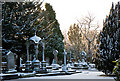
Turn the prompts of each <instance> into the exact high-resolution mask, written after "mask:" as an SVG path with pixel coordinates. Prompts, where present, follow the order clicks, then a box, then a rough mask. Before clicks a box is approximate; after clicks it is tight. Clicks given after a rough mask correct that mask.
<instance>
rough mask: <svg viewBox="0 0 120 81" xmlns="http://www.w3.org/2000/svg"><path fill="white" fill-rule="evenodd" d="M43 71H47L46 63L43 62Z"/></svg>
mask: <svg viewBox="0 0 120 81" xmlns="http://www.w3.org/2000/svg"><path fill="white" fill-rule="evenodd" d="M41 66H42V67H41V69H42V71H47V70H46V61H42V63H41Z"/></svg>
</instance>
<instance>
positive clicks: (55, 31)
mask: <svg viewBox="0 0 120 81" xmlns="http://www.w3.org/2000/svg"><path fill="white" fill-rule="evenodd" d="M45 8H46V10H45V13H46V15H45V20H48V21H49V22H54V24H53V25H52V26H51V29H52V34H51V36H50V38H48V39H47V45H46V56H47V57H49V58H50V64H51V63H52V59H53V58H54V55H53V51H54V50H57V51H58V60H62V57H63V49H64V43H63V39H64V37H63V35H62V32H61V30H60V25H59V23H58V20H57V19H56V13H55V11H54V10H53V8H52V6H51V5H50V4H49V3H46V4H45Z"/></svg>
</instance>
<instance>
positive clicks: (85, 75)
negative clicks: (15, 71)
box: [21, 71, 114, 80]
mask: <svg viewBox="0 0 120 81" xmlns="http://www.w3.org/2000/svg"><path fill="white" fill-rule="evenodd" d="M21 79H113V80H114V78H113V77H108V76H105V74H104V73H103V72H99V71H82V73H76V74H72V75H58V76H41V77H29V78H21Z"/></svg>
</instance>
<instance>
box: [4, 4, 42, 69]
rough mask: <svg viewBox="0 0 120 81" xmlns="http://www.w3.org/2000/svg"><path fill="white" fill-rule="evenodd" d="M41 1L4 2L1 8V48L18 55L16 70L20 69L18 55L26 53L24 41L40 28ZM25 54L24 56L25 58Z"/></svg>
mask: <svg viewBox="0 0 120 81" xmlns="http://www.w3.org/2000/svg"><path fill="white" fill-rule="evenodd" d="M41 4H42V2H5V3H4V4H3V8H2V9H3V10H2V17H3V18H2V19H3V22H2V25H3V28H2V36H3V37H2V42H3V45H2V46H3V48H4V49H7V50H11V51H12V52H14V53H16V54H17V55H18V58H17V70H18V71H20V68H19V67H20V57H21V56H24V55H26V49H25V48H24V47H26V46H25V42H26V40H27V39H29V38H30V37H31V36H33V35H34V32H35V29H36V28H37V29H38V28H41V26H40V24H41V23H38V20H39V22H40V19H42V16H41V14H42V12H41V7H40V6H41ZM25 57H26V56H24V58H25Z"/></svg>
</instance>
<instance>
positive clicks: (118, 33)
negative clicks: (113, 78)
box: [97, 2, 120, 74]
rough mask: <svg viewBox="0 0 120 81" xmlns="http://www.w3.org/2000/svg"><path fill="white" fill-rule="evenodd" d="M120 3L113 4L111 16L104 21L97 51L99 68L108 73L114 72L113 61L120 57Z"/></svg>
mask: <svg viewBox="0 0 120 81" xmlns="http://www.w3.org/2000/svg"><path fill="white" fill-rule="evenodd" d="M119 6H120V4H119V2H118V4H117V5H116V6H115V8H114V4H112V7H111V9H110V13H109V16H107V17H106V19H105V22H104V23H103V29H102V31H101V32H100V34H99V40H98V41H99V43H98V44H99V47H100V49H99V52H98V53H99V54H98V53H97V61H98V62H99V63H97V68H98V69H99V70H102V71H103V72H105V73H106V74H108V73H112V70H113V68H114V65H115V64H114V63H112V61H114V60H117V59H118V58H120V26H119V24H120V22H119V18H120V16H119V13H120V8H119Z"/></svg>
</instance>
